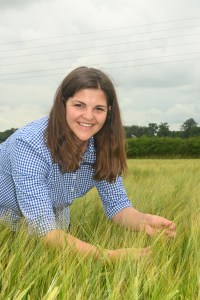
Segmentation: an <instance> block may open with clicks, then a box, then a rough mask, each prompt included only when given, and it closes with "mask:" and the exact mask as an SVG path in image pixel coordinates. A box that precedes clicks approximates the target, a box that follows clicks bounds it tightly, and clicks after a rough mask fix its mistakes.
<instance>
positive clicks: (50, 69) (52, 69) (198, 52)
mask: <svg viewBox="0 0 200 300" xmlns="http://www.w3.org/2000/svg"><path fill="white" fill-rule="evenodd" d="M191 54H200V51H197V52H189V53H178V54H173V55H164V56H157V57H143V58H136V59H131V60H129V59H128V60H118V61H111V62H105V63H104V62H103V63H102V64H103V65H104V64H115V63H124V62H133V61H140V60H147V59H163V58H169V57H174V56H184V55H191ZM67 68H69V67H67ZM63 69H66V67H61V68H47V69H45V70H44V69H43V70H32V71H22V72H16V73H3V74H0V76H5V75H19V74H24V73H37V72H47V71H56V70H63Z"/></svg>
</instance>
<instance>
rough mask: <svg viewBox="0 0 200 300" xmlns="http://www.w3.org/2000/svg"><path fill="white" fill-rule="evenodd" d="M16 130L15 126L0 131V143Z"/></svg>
mask: <svg viewBox="0 0 200 300" xmlns="http://www.w3.org/2000/svg"><path fill="white" fill-rule="evenodd" d="M16 130H17V129H16V128H11V129H8V130H6V131H3V132H0V143H2V142H4V141H5V140H6V139H7V138H8V137H9V136H10V135H11V134H12V133H14V132H15V131H16Z"/></svg>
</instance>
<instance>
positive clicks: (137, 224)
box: [112, 207, 176, 238]
mask: <svg viewBox="0 0 200 300" xmlns="http://www.w3.org/2000/svg"><path fill="white" fill-rule="evenodd" d="M112 220H113V222H114V223H116V224H119V225H121V226H124V227H127V228H130V229H133V230H136V231H144V232H145V233H147V234H148V235H150V236H153V235H154V234H156V233H159V232H161V231H164V232H165V234H166V235H167V236H170V237H172V238H175V237H176V225H175V223H174V222H172V221H170V220H167V219H165V218H163V217H160V216H156V215H150V214H145V213H141V212H140V211H138V210H137V209H135V208H133V207H127V208H124V209H123V210H121V211H120V212H118V213H117V214H116V215H114V216H113V218H112Z"/></svg>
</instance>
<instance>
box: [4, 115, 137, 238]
mask: <svg viewBox="0 0 200 300" xmlns="http://www.w3.org/2000/svg"><path fill="white" fill-rule="evenodd" d="M47 122H48V117H44V118H41V119H39V120H36V121H33V122H31V123H30V124H28V125H26V126H25V127H23V128H22V129H19V130H17V131H16V132H15V133H14V134H12V135H11V136H10V137H9V138H8V139H7V140H6V141H5V142H4V143H2V144H0V221H1V222H6V223H9V224H10V225H11V226H12V227H13V229H16V228H17V224H18V223H19V221H20V220H21V219H23V218H24V217H25V220H26V222H27V224H28V226H29V229H30V231H31V232H32V231H34V232H37V233H38V234H39V235H45V234H46V233H47V232H48V231H50V230H53V229H57V228H63V229H67V228H68V225H69V219H70V215H69V206H70V205H71V203H72V202H73V201H74V199H75V198H78V197H81V196H83V195H85V194H86V193H87V192H88V191H89V190H90V189H91V188H93V187H96V188H97V190H98V192H99V195H100V198H101V200H102V203H103V207H104V210H105V213H106V216H107V217H108V218H112V217H113V216H114V215H115V214H116V213H118V212H119V211H121V210H122V209H124V208H126V207H131V206H132V204H131V202H130V201H129V199H128V197H127V193H126V190H125V188H124V185H123V182H122V177H121V176H118V177H117V180H116V182H114V183H109V182H108V181H106V180H102V181H96V180H94V179H93V174H94V169H93V167H92V164H93V163H94V162H95V160H96V153H95V147H94V140H93V137H92V138H91V139H90V140H89V143H88V147H87V150H86V152H85V154H84V157H83V160H82V161H81V162H80V165H79V168H78V169H77V170H76V171H75V172H67V173H62V172H61V171H60V168H59V166H58V164H57V163H54V162H53V160H52V156H51V153H50V151H49V150H48V148H47V146H46V143H45V138H44V132H45V129H46V127H47Z"/></svg>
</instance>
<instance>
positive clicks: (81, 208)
mask: <svg viewBox="0 0 200 300" xmlns="http://www.w3.org/2000/svg"><path fill="white" fill-rule="evenodd" d="M128 164H129V175H128V177H127V178H125V180H124V184H125V186H126V188H127V192H128V195H129V198H130V199H131V201H132V202H133V204H134V206H135V207H136V208H137V209H139V210H141V211H143V212H147V213H152V214H158V215H162V216H165V217H167V218H169V219H172V220H174V221H175V222H176V224H177V238H176V239H175V240H170V241H165V240H164V239H163V237H162V235H160V236H157V237H154V238H149V237H147V236H144V235H143V234H142V233H133V232H130V231H128V230H125V229H122V228H119V227H117V226H115V225H112V224H111V223H110V222H109V221H107V220H106V218H105V216H104V213H103V210H102V205H101V202H100V200H99V197H98V194H97V192H96V191H95V190H92V191H91V192H90V193H89V194H87V195H86V196H85V197H83V198H81V199H78V200H77V201H75V203H74V204H73V206H72V208H71V233H72V234H74V235H76V236H77V237H79V238H80V239H83V240H85V241H88V242H90V243H93V244H95V245H99V247H100V248H119V247H146V246H151V247H152V251H153V252H152V256H151V258H148V259H146V258H143V259H141V260H140V261H138V262H134V261H132V260H131V259H129V258H127V260H126V261H121V262H118V263H116V264H109V263H107V264H106V265H105V264H104V262H103V259H102V261H98V262H94V261H93V260H91V259H84V258H82V257H80V256H74V255H73V254H72V253H71V251H70V248H66V250H65V251H55V250H53V249H49V248H48V247H46V246H44V245H43V244H42V243H41V241H38V240H37V239H36V238H31V239H30V237H28V236H27V234H26V232H25V229H24V228H22V229H21V230H20V232H18V233H17V234H13V233H12V232H11V231H10V230H9V229H7V228H4V227H3V226H1V227H0V299H2V300H6V299H15V300H20V299H27V300H32V299H33V300H36V299H37V300H40V299H43V300H47V299H48V300H52V299H63V300H67V299H73V300H74V299H76V300H79V299H80V300H82V299H87V300H93V299H95V300H98V299H101V300H104V299H109V300H115V299H120V300H121V299H126V300H129V299H130V300H134V299H144V300H148V299H155V300H169V299H180V300H181V299H188V300H196V299H200V251H199V248H200V230H199V221H200V196H199V195H200V160H156V159H155V160H129V161H128ZM102 258H103V253H102Z"/></svg>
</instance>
